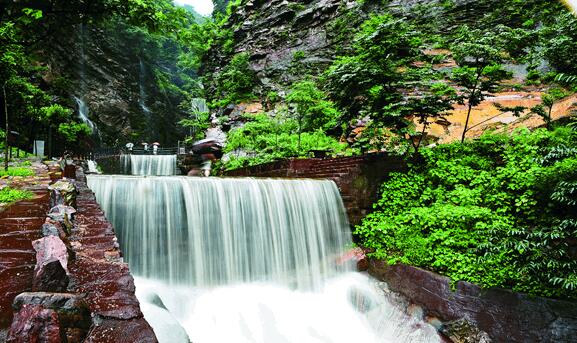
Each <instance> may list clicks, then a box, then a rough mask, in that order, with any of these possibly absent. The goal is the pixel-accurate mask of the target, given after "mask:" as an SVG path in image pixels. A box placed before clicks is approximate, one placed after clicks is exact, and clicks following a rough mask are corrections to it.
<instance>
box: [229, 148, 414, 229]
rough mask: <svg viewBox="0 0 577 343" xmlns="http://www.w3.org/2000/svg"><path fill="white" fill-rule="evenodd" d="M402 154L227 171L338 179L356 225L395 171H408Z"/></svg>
mask: <svg viewBox="0 0 577 343" xmlns="http://www.w3.org/2000/svg"><path fill="white" fill-rule="evenodd" d="M405 169H406V164H405V162H404V161H403V159H402V158H401V157H398V156H390V155H388V154H385V153H376V154H367V155H362V156H354V157H340V158H310V159H289V160H282V161H278V162H271V163H267V164H261V165H258V166H253V167H247V168H241V169H236V170H232V171H229V172H225V176H249V177H288V178H312V179H331V180H333V181H335V183H336V184H337V186H338V187H339V190H340V192H341V197H342V199H343V202H344V204H345V208H346V209H347V213H348V215H349V221H350V222H351V224H352V225H356V224H358V223H359V222H360V220H361V219H362V218H363V217H364V216H366V215H367V214H368V213H369V212H370V211H371V210H372V208H373V203H375V202H376V201H377V199H378V194H379V187H380V185H381V184H382V183H383V181H385V180H386V179H387V177H388V176H389V174H390V173H391V172H397V171H404V170H405Z"/></svg>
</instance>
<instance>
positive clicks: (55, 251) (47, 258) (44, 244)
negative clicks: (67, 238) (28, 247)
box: [32, 236, 68, 282]
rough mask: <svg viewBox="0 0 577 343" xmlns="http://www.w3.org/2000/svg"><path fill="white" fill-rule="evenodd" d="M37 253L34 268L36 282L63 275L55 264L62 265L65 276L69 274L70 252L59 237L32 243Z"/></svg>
mask: <svg viewBox="0 0 577 343" xmlns="http://www.w3.org/2000/svg"><path fill="white" fill-rule="evenodd" d="M32 247H33V248H34V250H35V251H36V267H35V268H34V280H35V282H36V280H37V279H40V280H43V279H44V278H45V277H46V276H49V275H53V276H56V275H61V272H59V271H58V268H57V267H55V266H54V265H53V262H55V261H56V262H58V263H60V265H61V268H62V270H64V274H65V275H66V274H68V250H67V248H66V245H65V244H64V242H63V241H62V240H61V239H60V238H59V237H57V236H48V237H43V238H40V239H37V240H35V241H33V242H32ZM48 265H51V266H48Z"/></svg>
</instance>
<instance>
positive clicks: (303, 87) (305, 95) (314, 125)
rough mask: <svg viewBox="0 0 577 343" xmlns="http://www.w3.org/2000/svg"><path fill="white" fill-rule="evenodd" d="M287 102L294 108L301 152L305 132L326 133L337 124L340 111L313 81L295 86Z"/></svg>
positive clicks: (298, 83)
mask: <svg viewBox="0 0 577 343" xmlns="http://www.w3.org/2000/svg"><path fill="white" fill-rule="evenodd" d="M286 101H287V103H288V104H289V105H290V106H292V107H293V108H294V114H295V118H296V122H297V133H298V137H299V139H298V148H299V151H300V147H301V134H302V132H303V131H305V130H307V131H314V130H317V129H321V130H324V131H326V130H328V129H330V128H332V127H334V126H336V124H337V119H338V117H339V111H338V110H337V109H336V108H335V106H334V104H333V103H332V102H331V101H330V100H327V96H326V94H325V93H324V92H322V91H321V90H320V89H318V88H317V86H316V84H315V83H314V81H312V80H304V81H300V82H297V83H295V84H293V85H292V87H291V89H290V92H289V94H288V95H287V97H286Z"/></svg>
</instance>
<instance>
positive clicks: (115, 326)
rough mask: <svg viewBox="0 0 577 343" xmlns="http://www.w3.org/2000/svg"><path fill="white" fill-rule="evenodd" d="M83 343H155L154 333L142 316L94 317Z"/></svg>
mask: <svg viewBox="0 0 577 343" xmlns="http://www.w3.org/2000/svg"><path fill="white" fill-rule="evenodd" d="M84 342H85V343H100V342H107V343H126V342H139V343H156V342H158V341H157V339H156V335H155V334H154V331H153V330H152V327H150V325H149V324H148V323H147V322H146V320H144V318H135V319H132V320H118V319H110V318H99V317H96V318H95V324H94V325H93V327H92V328H91V330H90V333H89V335H88V337H86V340H85V341H84Z"/></svg>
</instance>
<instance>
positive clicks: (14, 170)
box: [0, 167, 34, 177]
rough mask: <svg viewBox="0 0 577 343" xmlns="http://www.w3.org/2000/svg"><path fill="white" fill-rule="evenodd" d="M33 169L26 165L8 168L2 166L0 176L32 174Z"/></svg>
mask: <svg viewBox="0 0 577 343" xmlns="http://www.w3.org/2000/svg"><path fill="white" fill-rule="evenodd" d="M33 175H34V171H33V170H32V169H30V168H26V167H8V170H7V171H6V170H4V168H2V169H0V177H2V176H33Z"/></svg>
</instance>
